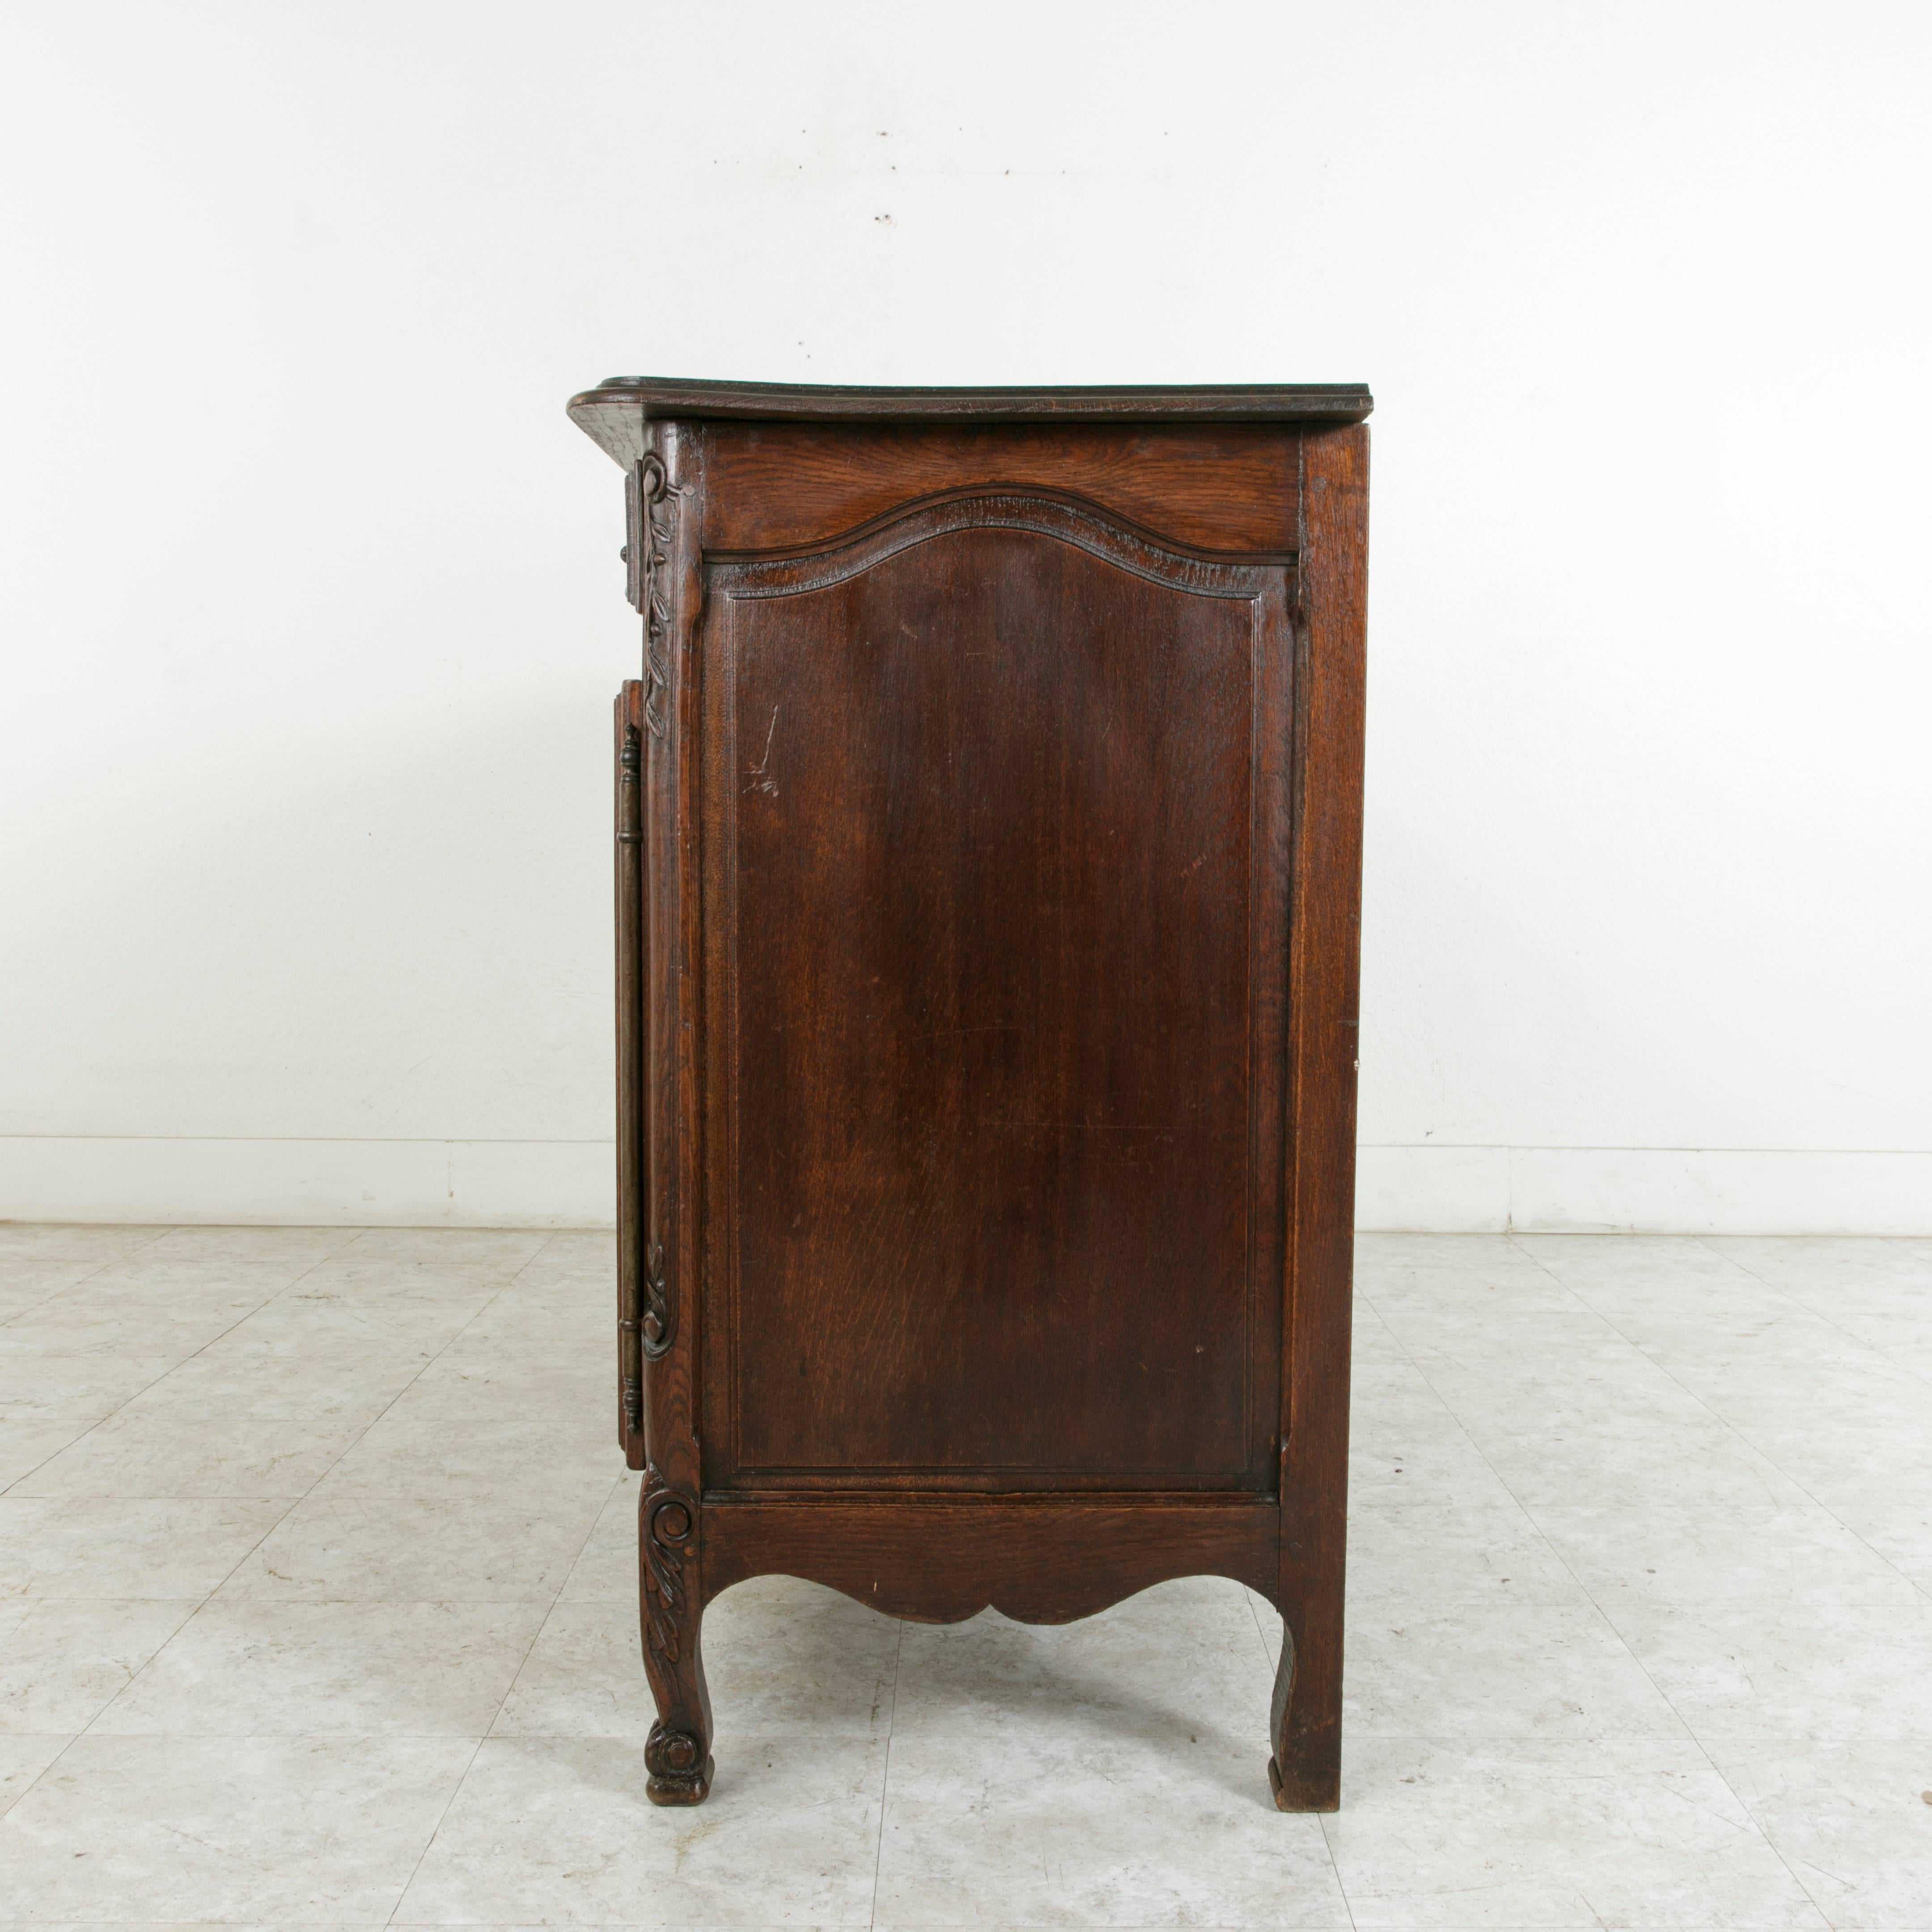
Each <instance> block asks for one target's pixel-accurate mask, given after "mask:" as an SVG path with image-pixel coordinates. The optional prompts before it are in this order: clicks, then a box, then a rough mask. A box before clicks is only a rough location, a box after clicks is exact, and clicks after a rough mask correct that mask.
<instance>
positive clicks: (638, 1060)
mask: <svg viewBox="0 0 1932 1932" xmlns="http://www.w3.org/2000/svg"><path fill="white" fill-rule="evenodd" d="M643 694H644V688H643V685H642V684H641V683H640V682H638V681H637V679H631V680H630V681H628V682H626V683H625V685H624V686H623V687H622V689H620V690H619V692H618V693H617V702H616V715H615V718H613V726H614V737H615V743H614V745H613V763H614V766H615V773H614V784H615V790H616V802H615V817H616V838H615V850H616V920H615V926H616V941H617V961H616V991H617V1024H616V1036H617V1443H618V1446H619V1448H621V1449H622V1451H624V1460H625V1462H626V1463H628V1464H629V1466H631V1468H632V1469H642V1468H643V1466H644V1413H643V1403H644V1393H643V1391H644V1357H643V1332H642V1326H641V1324H642V1317H643V1281H644V1276H645V1272H646V1271H645V1264H644V1252H645V1246H646V1223H645V1213H646V1208H645V1201H646V1192H647V1189H648V1185H649V1184H648V1181H647V1180H646V1174H645V1162H646V1153H645V1126H644V1096H645V1093H646V1073H645V1056H644V970H645V968H644V829H643V826H644V814H643V729H644V712H643V701H644V699H643Z"/></svg>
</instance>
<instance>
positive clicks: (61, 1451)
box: [0, 1229, 281, 1496]
mask: <svg viewBox="0 0 1932 1932" xmlns="http://www.w3.org/2000/svg"><path fill="white" fill-rule="evenodd" d="M170 1232H172V1230H171V1229H164V1230H163V1232H162V1233H161V1234H160V1235H156V1236H155V1237H154V1241H162V1240H164V1239H165V1238H166V1235H167V1234H168V1233H170ZM153 1245H154V1243H153V1242H150V1243H148V1246H149V1247H152V1246H153ZM140 1252H141V1250H139V1249H138V1248H137V1249H136V1250H134V1253H136V1254H139V1253H140ZM125 1259H127V1257H126V1256H122V1255H115V1256H110V1257H109V1258H108V1259H106V1260H104V1261H103V1262H101V1263H100V1265H98V1267H95V1268H90V1269H89V1271H87V1273H86V1274H84V1275H83V1276H82V1277H80V1280H78V1281H71V1282H69V1283H67V1285H66V1286H65V1287H63V1288H57V1289H55V1290H54V1291H53V1292H52V1294H51V1295H49V1296H48V1297H47V1300H48V1301H52V1300H53V1299H54V1297H55V1295H65V1294H66V1293H67V1292H68V1289H75V1288H85V1287H86V1286H87V1284H88V1283H89V1282H91V1281H92V1280H93V1279H94V1278H95V1276H96V1275H98V1274H104V1272H105V1271H107V1269H109V1268H112V1267H113V1266H114V1265H115V1262H119V1261H124V1260H125ZM280 1293H281V1290H280V1289H277V1290H276V1294H280ZM274 1299H275V1296H274V1295H270V1296H269V1298H267V1300H266V1301H263V1302H262V1303H260V1304H258V1306H259V1307H264V1308H266V1307H267V1306H268V1304H269V1301H273V1300H274ZM33 1306H34V1307H36V1308H38V1307H42V1306H43V1304H42V1303H40V1302H35V1303H34V1304H33ZM255 1312H256V1311H255V1310H254V1309H252V1308H251V1310H249V1311H248V1314H249V1315H252V1314H254V1313H255ZM21 1313H23V1314H25V1313H28V1310H24V1309H23V1310H22V1311H21ZM11 1319H13V1318H12V1317H10V1318H9V1320H11ZM237 1319H238V1321H240V1322H245V1321H247V1320H248V1315H244V1316H239V1317H238V1318H237ZM235 1326H236V1323H235V1322H231V1323H229V1328H233V1327H235ZM228 1332H229V1329H228V1328H224V1329H223V1331H221V1334H223V1335H225V1334H227V1333H228ZM220 1339H221V1337H220V1335H216V1336H211V1337H209V1342H218V1341H219V1340H220ZM207 1346H208V1343H202V1347H203V1348H205V1347H207ZM108 1352H109V1353H110V1354H112V1353H113V1351H112V1350H110V1351H108ZM196 1354H199V1350H196V1351H194V1352H193V1353H191V1354H189V1355H184V1356H183V1357H182V1358H181V1362H188V1361H193V1359H194V1355H196ZM181 1362H171V1363H169V1365H168V1366H167V1367H166V1368H165V1369H163V1370H162V1371H161V1373H160V1374H159V1375H158V1376H156V1377H155V1378H154V1382H165V1381H166V1379H167V1378H168V1377H169V1376H171V1375H172V1374H173V1373H174V1372H175V1370H176V1369H178V1368H179V1367H181ZM154 1382H147V1383H145V1384H143V1385H142V1387H141V1388H138V1389H136V1391H134V1393H133V1395H130V1396H127V1397H124V1398H123V1400H121V1401H120V1402H119V1403H116V1404H115V1406H114V1407H113V1409H110V1410H109V1411H108V1412H107V1414H106V1415H97V1416H93V1417H91V1418H90V1417H81V1416H75V1417H72V1418H68V1417H65V1416H49V1417H47V1418H44V1419H45V1420H46V1421H54V1422H64V1421H70V1420H71V1421H77V1422H80V1423H83V1424H84V1427H83V1428H82V1430H81V1432H80V1434H79V1435H78V1436H75V1437H74V1439H73V1440H72V1441H71V1442H64V1443H62V1445H61V1446H60V1447H59V1448H58V1449H56V1450H55V1451H53V1452H52V1455H49V1456H48V1457H46V1458H45V1459H44V1460H43V1461H40V1462H38V1463H35V1464H34V1466H33V1467H32V1468H31V1469H26V1470H23V1471H22V1472H21V1473H20V1475H17V1476H16V1477H15V1478H13V1481H11V1482H10V1483H9V1484H7V1486H6V1487H5V1488H4V1489H0V1496H10V1495H11V1494H12V1493H13V1490H15V1489H16V1488H17V1487H18V1486H19V1485H20V1484H22V1483H24V1482H25V1481H26V1480H27V1479H28V1477H30V1476H36V1475H39V1473H40V1471H41V1470H43V1469H45V1468H46V1466H47V1464H48V1463H51V1462H52V1460H54V1457H55V1456H65V1454H67V1452H68V1451H69V1450H70V1449H71V1448H74V1446H75V1445H76V1444H77V1443H80V1442H86V1439H88V1437H89V1436H92V1434H93V1433H94V1432H95V1430H97V1429H98V1428H99V1427H101V1424H103V1423H104V1422H111V1421H113V1418H115V1416H117V1415H119V1414H120V1412H121V1410H122V1409H125V1408H126V1407H127V1404H128V1403H130V1402H133V1401H136V1400H138V1399H139V1397H142V1396H144V1395H145V1394H147V1392H148V1390H149V1389H151V1388H153V1387H154Z"/></svg>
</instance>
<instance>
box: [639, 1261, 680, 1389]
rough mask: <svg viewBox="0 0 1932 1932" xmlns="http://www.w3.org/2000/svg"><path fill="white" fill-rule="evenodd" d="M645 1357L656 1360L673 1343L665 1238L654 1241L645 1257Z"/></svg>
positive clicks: (647, 1359) (648, 1359)
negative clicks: (665, 1272)
mask: <svg viewBox="0 0 1932 1932" xmlns="http://www.w3.org/2000/svg"><path fill="white" fill-rule="evenodd" d="M675 1328H676V1323H675V1322H673V1321H672V1319H671V1310H670V1285H669V1284H668V1283H667V1282H666V1280H665V1279H664V1244H663V1243H662V1242H661V1241H653V1242H652V1244H651V1245H650V1250H649V1253H647V1254H646V1256H645V1257H644V1319H643V1337H644V1357H645V1359H646V1361H652V1362H655V1361H656V1360H657V1359H658V1357H659V1356H661V1355H663V1354H664V1352H665V1350H667V1349H668V1348H669V1347H670V1345H671V1337H672V1334H673V1331H674V1330H675Z"/></svg>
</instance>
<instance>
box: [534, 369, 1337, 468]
mask: <svg viewBox="0 0 1932 1932" xmlns="http://www.w3.org/2000/svg"><path fill="white" fill-rule="evenodd" d="M1374 407H1375V404H1374V401H1373V399H1372V398H1370V395H1369V392H1368V390H1367V389H1366V388H1365V387H1364V386H1363V385H1362V384H1361V383H1259V384H1253V385H1250V386H1247V387H1237V388H1225V387H1223V386H1219V385H1217V384H1214V383H1183V384H1181V386H1179V387H1178V388H1167V389H1163V388H1160V387H1159V386H1139V385H1123V386H1119V387H1117V388H1113V389H883V388H879V389H873V388H854V387H849V386H839V385H835V384H831V383H707V382H702V381H694V380H691V379H690V378H688V377H679V376H607V377H605V378H604V380H603V381H602V382H601V383H598V386H596V388H595V389H586V390H585V391H584V392H583V395H580V396H573V397H571V399H570V417H571V421H572V422H574V423H575V424H576V425H577V427H578V428H580V429H581V430H582V431H583V433H584V434H586V436H588V437H589V438H590V440H592V442H593V443H595V444H596V445H597V446H598V448H599V449H602V450H604V451H605V452H607V453H608V454H609V455H610V457H611V458H613V460H615V461H616V462H618V463H622V465H623V466H624V467H625V469H630V468H631V466H633V465H634V464H635V463H637V460H638V459H639V458H640V457H642V456H643V455H644V453H645V451H646V449H647V448H648V447H649V425H650V424H652V423H654V422H760V423H764V422H844V423H856V422H865V423H962V424H977V423H994V422H1060V423H1093V422H1214V423H1255V422H1270V423H1291V422H1292V423H1358V422H1362V421H1363V420H1364V419H1365V418H1366V417H1367V415H1368V413H1369V412H1370V410H1372V409H1373V408H1374Z"/></svg>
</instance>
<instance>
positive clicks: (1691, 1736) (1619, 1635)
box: [1420, 1325, 1829, 1924]
mask: <svg viewBox="0 0 1932 1932" xmlns="http://www.w3.org/2000/svg"><path fill="white" fill-rule="evenodd" d="M1613 1326H1614V1325H1613ZM1618 1332H1619V1333H1621V1332H1622V1331H1618ZM1625 1339H1626V1340H1628V1337H1626V1338H1625ZM1420 1373H1422V1374H1423V1375H1424V1379H1427V1371H1426V1370H1424V1371H1421V1372H1420ZM1666 1373H1668V1371H1666ZM1672 1380H1673V1381H1675V1380H1676V1378H1675V1377H1674V1376H1673V1377H1672ZM1432 1386H1433V1385H1432ZM1680 1386H1681V1385H1680ZM1687 1393H1688V1391H1687ZM1720 1419H1721V1418H1720ZM1727 1427H1728V1425H1727ZM1472 1445H1473V1446H1474V1447H1475V1450H1476V1453H1477V1454H1478V1455H1479V1456H1481V1457H1483V1460H1484V1462H1485V1463H1489V1458H1488V1457H1487V1455H1485V1454H1484V1451H1483V1449H1482V1447H1481V1445H1480V1444H1475V1443H1474V1442H1473V1439H1472ZM1490 1473H1491V1474H1492V1475H1494V1476H1495V1477H1496V1481H1498V1482H1499V1483H1501V1484H1502V1487H1503V1488H1504V1489H1505V1490H1506V1491H1508V1493H1509V1495H1510V1496H1511V1498H1512V1499H1514V1500H1515V1502H1516V1503H1517V1508H1520V1509H1521V1510H1522V1511H1523V1514H1524V1515H1525V1516H1526V1517H1529V1520H1530V1522H1531V1523H1532V1525H1533V1526H1535V1529H1536V1533H1537V1535H1538V1536H1539V1537H1540V1538H1542V1541H1543V1542H1544V1545H1545V1547H1547V1548H1548V1549H1549V1550H1550V1553H1551V1554H1552V1555H1553V1556H1555V1557H1556V1560H1557V1562H1559V1564H1561V1565H1562V1567H1563V1568H1564V1569H1565V1571H1568V1573H1569V1575H1570V1577H1571V1581H1572V1582H1574V1583H1575V1584H1576V1586H1577V1589H1579V1590H1580V1591H1581V1592H1582V1593H1583V1597H1584V1599H1585V1601H1587V1602H1588V1603H1589V1605H1590V1607H1591V1608H1592V1610H1595V1613H1596V1614H1597V1616H1598V1620H1599V1621H1600V1622H1601V1623H1602V1625H1603V1626H1604V1628H1605V1629H1606V1630H1607V1631H1609V1632H1610V1634H1611V1635H1612V1636H1613V1637H1614V1638H1615V1639H1616V1642H1617V1643H1618V1645H1619V1646H1620V1647H1621V1648H1622V1651H1623V1652H1624V1654H1625V1656H1627V1657H1628V1658H1630V1660H1631V1662H1632V1663H1633V1664H1635V1665H1636V1666H1637V1669H1638V1670H1640V1672H1642V1673H1643V1679H1644V1681H1645V1682H1646V1683H1647V1684H1649V1686H1650V1687H1651V1689H1652V1691H1654V1692H1655V1694H1656V1695H1657V1697H1658V1700H1659V1701H1660V1702H1661V1703H1662V1704H1663V1706H1664V1709H1666V1710H1667V1711H1668V1712H1670V1715H1672V1717H1673V1718H1675V1719H1676V1721H1677V1723H1678V1724H1679V1727H1680V1728H1681V1729H1682V1731H1683V1733H1684V1736H1685V1739H1687V1740H1688V1742H1690V1743H1691V1745H1694V1747H1695V1748H1696V1750H1697V1754H1698V1755H1699V1756H1700V1757H1702V1758H1703V1760H1704V1762H1705V1763H1706V1765H1708V1766H1709V1767H1710V1770H1711V1774H1712V1776H1713V1777H1714V1778H1716V1779H1717V1780H1718V1782H1719V1783H1720V1784H1722V1785H1723V1787H1724V1789H1725V1790H1727V1791H1728V1792H1730V1794H1731V1796H1732V1797H1733V1799H1735V1800H1736V1802H1737V1803H1738V1805H1739V1807H1740V1808H1742V1811H1743V1812H1744V1814H1745V1817H1746V1818H1748V1820H1750V1821H1751V1830H1752V1831H1753V1832H1754V1833H1755V1834H1756V1835H1757V1840H1758V1842H1759V1843H1760V1844H1762V1845H1763V1846H1764V1847H1765V1849H1766V1850H1767V1851H1769V1852H1770V1854H1771V1855H1772V1857H1773V1858H1775V1859H1777V1861H1778V1864H1779V1865H1780V1866H1781V1867H1782V1868H1783V1870H1784V1873H1785V1876H1786V1877H1787V1878H1788V1879H1790V1882H1791V1883H1792V1884H1793V1885H1794V1886H1796V1888H1797V1891H1798V1893H1799V1896H1800V1897H1802V1898H1803V1899H1804V1900H1805V1903H1807V1904H1808V1905H1809V1906H1811V1909H1812V1910H1813V1911H1814V1912H1818V1909H1819V1908H1818V1905H1817V1900H1815V1899H1814V1898H1813V1897H1812V1896H1811V1892H1810V1891H1808V1889H1807V1888H1806V1886H1805V1882H1804V1880H1803V1879H1801V1878H1800V1877H1799V1876H1798V1874H1797V1873H1796V1872H1795V1871H1794V1870H1793V1869H1792V1867H1791V1862H1790V1860H1789V1859H1788V1858H1786V1857H1785V1855H1784V1852H1782V1851H1781V1850H1780V1849H1779V1848H1778V1846H1776V1845H1775V1844H1774V1843H1772V1839H1771V1836H1770V1834H1769V1832H1766V1829H1764V1826H1763V1823H1762V1822H1761V1821H1760V1819H1759V1817H1758V1815H1757V1813H1756V1812H1755V1811H1753V1810H1752V1809H1751V1806H1750V1805H1748V1804H1746V1803H1745V1800H1744V1798H1743V1796H1742V1793H1739V1791H1738V1790H1737V1788H1736V1786H1734V1785H1733V1784H1732V1782H1731V1781H1730V1779H1729V1778H1727V1777H1726V1776H1725V1775H1724V1772H1723V1769H1721V1767H1720V1766H1719V1765H1718V1762H1717V1760H1716V1759H1715V1758H1714V1757H1712V1754H1711V1751H1710V1747H1709V1745H1707V1744H1706V1742H1705V1740H1704V1739H1703V1737H1702V1736H1700V1733H1698V1731H1697V1728H1696V1727H1695V1726H1694V1725H1693V1724H1691V1721H1690V1719H1689V1718H1688V1717H1687V1716H1686V1715H1685V1713H1684V1712H1682V1711H1680V1710H1679V1709H1678V1708H1677V1706H1676V1703H1675V1702H1674V1701H1673V1699H1672V1698H1671V1697H1670V1694H1669V1692H1667V1691H1666V1690H1665V1689H1664V1687H1663V1685H1661V1684H1659V1683H1658V1681H1657V1679H1656V1678H1655V1676H1653V1675H1652V1672H1651V1670H1650V1667H1649V1665H1648V1664H1646V1663H1645V1662H1644V1661H1643V1658H1640V1656H1638V1655H1637V1652H1636V1649H1634V1646H1632V1645H1631V1642H1630V1640H1629V1639H1628V1638H1627V1637H1625V1635H1624V1634H1623V1632H1622V1631H1621V1630H1619V1628H1617V1626H1616V1623H1615V1622H1613V1620H1612V1619H1611V1617H1610V1614H1609V1613H1608V1612H1607V1611H1606V1610H1604V1607H1603V1605H1602V1604H1601V1603H1599V1602H1598V1600H1597V1596H1596V1593H1595V1592H1594V1591H1593V1590H1592V1589H1590V1587H1589V1585H1588V1584H1586V1583H1585V1582H1584V1581H1583V1578H1582V1577H1580V1576H1579V1575H1578V1574H1577V1571H1576V1568H1575V1567H1574V1565H1572V1564H1571V1562H1570V1560H1569V1559H1568V1557H1566V1556H1565V1555H1564V1553H1563V1552H1562V1550H1560V1549H1559V1548H1558V1547H1557V1546H1556V1544H1555V1543H1553V1541H1551V1539H1550V1538H1549V1537H1548V1536H1547V1535H1544V1530H1543V1528H1542V1526H1541V1524H1540V1523H1537V1522H1536V1518H1535V1515H1534V1514H1533V1513H1532V1511H1530V1510H1529V1508H1527V1507H1526V1505H1524V1504H1523V1501H1522V1499H1521V1498H1520V1497H1518V1496H1517V1494H1516V1492H1515V1491H1514V1490H1512V1489H1511V1488H1510V1486H1509V1484H1508V1482H1507V1481H1505V1479H1504V1478H1503V1476H1502V1473H1501V1472H1500V1471H1499V1470H1497V1469H1496V1466H1495V1465H1494V1464H1493V1463H1490ZM1604 1735H1607V1734H1604ZM1819 1916H1820V1920H1821V1921H1823V1916H1824V1915H1823V1913H1822V1912H1819ZM1826 1922H1827V1924H1829V1921H1826Z"/></svg>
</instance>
